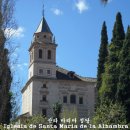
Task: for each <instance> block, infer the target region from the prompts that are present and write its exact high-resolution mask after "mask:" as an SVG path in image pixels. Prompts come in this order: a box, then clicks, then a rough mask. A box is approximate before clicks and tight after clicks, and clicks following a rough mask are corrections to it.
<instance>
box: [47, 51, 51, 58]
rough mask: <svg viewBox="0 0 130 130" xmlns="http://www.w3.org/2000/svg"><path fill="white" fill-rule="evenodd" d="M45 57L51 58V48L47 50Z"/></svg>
mask: <svg viewBox="0 0 130 130" xmlns="http://www.w3.org/2000/svg"><path fill="white" fill-rule="evenodd" d="M47 58H48V59H51V50H48V52H47Z"/></svg>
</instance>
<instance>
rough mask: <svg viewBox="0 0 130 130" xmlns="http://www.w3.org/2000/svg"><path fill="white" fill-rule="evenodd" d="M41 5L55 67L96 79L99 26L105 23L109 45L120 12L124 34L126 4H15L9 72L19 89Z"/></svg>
mask: <svg viewBox="0 0 130 130" xmlns="http://www.w3.org/2000/svg"><path fill="white" fill-rule="evenodd" d="M43 2H44V10H45V12H44V14H45V18H46V20H47V22H48V24H49V26H50V28H51V31H52V32H53V34H54V35H55V37H56V42H57V44H58V47H57V61H56V62H57V65H59V66H61V67H63V68H66V69H68V70H72V71H75V72H76V73H77V74H79V75H82V76H85V77H96V73H97V59H98V50H99V46H100V33H101V27H102V23H103V21H104V20H105V21H106V24H107V28H108V36H109V42H110V40H111V37H112V29H113V25H114V21H115V16H116V14H117V12H118V11H120V12H121V14H122V19H123V24H124V29H125V30H126V28H127V26H128V24H130V0H110V2H109V3H108V4H107V5H106V6H104V5H103V4H102V3H101V2H100V0H44V1H43V0H18V1H17V3H16V9H15V17H16V21H17V23H18V26H19V27H18V29H17V31H16V35H15V37H14V39H15V41H16V43H17V44H18V45H19V47H18V48H17V49H16V52H15V53H14V54H13V56H14V57H17V58H18V64H17V65H15V66H13V69H15V70H16V74H17V77H18V78H19V79H20V80H21V82H22V85H24V84H25V82H26V81H27V78H28V61H29V53H28V49H29V46H30V44H31V40H32V37H33V33H34V32H35V30H36V28H37V27H38V24H39V22H40V20H41V18H42V10H43ZM128 13H129V14H128Z"/></svg>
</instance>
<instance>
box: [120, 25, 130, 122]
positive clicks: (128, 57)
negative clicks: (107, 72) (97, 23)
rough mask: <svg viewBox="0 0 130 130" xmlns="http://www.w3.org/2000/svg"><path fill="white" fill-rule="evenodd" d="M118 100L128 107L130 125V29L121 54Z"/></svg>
mask: <svg viewBox="0 0 130 130" xmlns="http://www.w3.org/2000/svg"><path fill="white" fill-rule="evenodd" d="M117 99H118V101H120V102H121V103H122V104H123V105H124V106H125V107H126V117H127V121H128V123H130V27H128V29H127V34H126V37H125V41H124V44H123V48H122V52H121V58H120V78H119V87H118V90H117Z"/></svg>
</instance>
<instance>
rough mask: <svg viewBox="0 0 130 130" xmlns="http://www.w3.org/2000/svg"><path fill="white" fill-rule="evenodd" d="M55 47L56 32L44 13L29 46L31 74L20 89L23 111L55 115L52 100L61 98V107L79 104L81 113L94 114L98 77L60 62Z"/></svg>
mask: <svg viewBox="0 0 130 130" xmlns="http://www.w3.org/2000/svg"><path fill="white" fill-rule="evenodd" d="M56 48H57V44H56V43H55V39H54V38H53V33H52V32H51V30H50V28H49V26H48V24H47V22H46V20H45V18H44V17H43V18H42V20H41V22H40V24H39V26H38V28H37V31H36V32H35V33H34V37H33V41H32V43H31V46H30V48H29V53H30V63H29V76H28V81H27V83H26V85H25V86H24V87H23V89H22V91H21V92H22V114H26V113H27V114H29V115H30V116H31V115H34V114H43V115H45V116H47V117H52V115H53V110H52V106H53V104H54V103H56V102H60V103H61V104H62V109H64V108H67V109H69V110H73V108H76V110H77V112H78V114H79V116H80V117H84V116H85V117H86V116H91V115H92V114H93V113H94V108H95V87H96V79H95V78H86V77H82V76H79V75H77V74H76V73H75V72H73V71H68V70H66V69H63V68H61V67H59V66H57V65H56ZM66 52H67V50H66Z"/></svg>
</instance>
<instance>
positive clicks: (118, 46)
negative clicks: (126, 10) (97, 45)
mask: <svg viewBox="0 0 130 130" xmlns="http://www.w3.org/2000/svg"><path fill="white" fill-rule="evenodd" d="M124 38H125V33H124V28H123V24H122V17H121V14H120V12H118V13H117V16H116V22H115V24H114V29H113V38H112V41H111V44H110V46H109V56H108V61H107V63H106V66H105V74H104V76H103V84H102V87H101V88H100V90H99V91H100V96H101V97H103V98H105V97H107V98H110V99H111V100H113V101H115V100H116V91H117V86H118V83H119V75H120V65H119V61H120V53H121V50H122V47H123V40H124Z"/></svg>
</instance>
